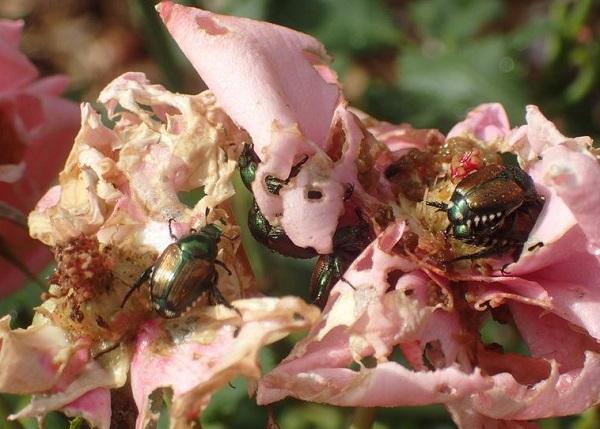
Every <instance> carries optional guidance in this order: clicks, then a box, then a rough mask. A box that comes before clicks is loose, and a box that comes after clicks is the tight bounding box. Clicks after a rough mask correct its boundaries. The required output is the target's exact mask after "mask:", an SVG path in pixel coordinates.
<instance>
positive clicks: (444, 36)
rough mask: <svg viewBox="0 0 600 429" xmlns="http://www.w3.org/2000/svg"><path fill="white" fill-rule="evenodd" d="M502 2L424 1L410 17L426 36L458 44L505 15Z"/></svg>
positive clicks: (416, 4) (411, 9) (412, 7)
mask: <svg viewBox="0 0 600 429" xmlns="http://www.w3.org/2000/svg"><path fill="white" fill-rule="evenodd" d="M502 11H503V9H502V2H500V1H499V0H421V1H417V2H412V3H411V4H410V7H409V16H410V18H411V21H412V22H413V24H414V25H415V26H416V27H417V31H418V32H419V34H420V35H421V36H422V37H425V38H433V39H438V40H440V41H443V42H446V43H450V44H455V43H458V42H461V41H463V40H465V39H468V38H469V37H472V36H474V35H475V34H477V33H478V32H479V31H480V30H481V29H482V27H483V26H485V25H486V24H488V23H489V22H491V21H492V20H494V19H496V18H498V17H499V16H501V14H502Z"/></svg>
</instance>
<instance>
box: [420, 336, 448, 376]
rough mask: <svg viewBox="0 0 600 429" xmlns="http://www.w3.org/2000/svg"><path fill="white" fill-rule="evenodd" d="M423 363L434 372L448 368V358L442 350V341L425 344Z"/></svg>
mask: <svg viewBox="0 0 600 429" xmlns="http://www.w3.org/2000/svg"><path fill="white" fill-rule="evenodd" d="M423 363H424V364H425V366H427V368H429V369H430V370H432V371H435V370H436V369H437V368H443V367H445V366H446V356H445V355H444V351H443V350H442V343H441V342H440V340H434V341H430V342H428V343H427V344H425V347H424V348H423Z"/></svg>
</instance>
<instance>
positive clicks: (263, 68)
mask: <svg viewBox="0 0 600 429" xmlns="http://www.w3.org/2000/svg"><path fill="white" fill-rule="evenodd" d="M157 8H158V11H159V12H160V15H161V18H162V19H163V21H164V22H165V25H166V26H167V28H168V29H169V31H170V33H171V35H172V36H173V38H174V39H175V41H176V42H177V43H178V44H179V46H180V47H181V49H182V50H183V52H184V53H185V55H186V56H187V57H188V58H189V59H190V61H191V62H192V64H193V66H194V67H195V68H196V70H197V71H198V73H199V74H200V76H201V77H202V79H203V80H204V81H205V82H206V84H207V85H208V87H209V88H210V89H211V90H213V91H214V92H215V94H216V96H217V98H218V100H219V102H220V103H221V104H222V105H223V107H224V109H225V111H226V112H227V113H228V114H229V115H230V116H231V117H232V118H233V120H234V121H236V122H237V123H238V124H239V125H240V126H242V127H243V128H245V129H246V130H247V131H248V132H249V133H250V135H251V136H252V139H253V141H254V145H255V148H256V150H257V153H258V156H259V157H261V159H262V158H263V155H264V153H265V152H264V148H266V147H267V146H269V145H270V144H271V141H272V137H271V136H272V130H273V128H274V127H276V126H278V127H284V128H286V127H290V126H292V125H295V124H297V126H298V128H299V130H300V132H301V133H302V134H303V135H305V136H306V137H307V138H308V139H310V140H312V141H313V142H314V143H316V144H318V145H323V144H324V142H325V139H326V138H327V135H328V133H329V127H330V125H331V118H332V116H333V111H334V109H335V107H336V105H337V103H338V99H339V96H340V92H339V89H338V87H337V86H336V85H335V84H331V83H328V82H327V81H326V80H324V79H323V78H322V76H321V75H320V74H319V72H318V71H317V70H315V65H318V64H321V63H323V62H324V61H325V60H326V58H327V54H326V53H325V49H324V48H323V45H322V44H321V43H319V42H318V41H317V40H316V39H314V38H312V37H310V36H308V35H306V34H303V33H299V32H296V31H294V30H291V29H288V28H284V27H280V26H276V25H273V24H269V23H266V22H258V21H253V20H250V19H245V18H236V17H229V16H223V15H217V14H214V13H211V12H208V11H203V10H200V9H195V8H190V7H185V6H181V5H178V4H174V3H172V2H168V1H167V2H162V3H160V4H159V5H158V7H157ZM290 149H291V148H290Z"/></svg>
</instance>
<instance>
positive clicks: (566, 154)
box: [535, 145, 600, 256]
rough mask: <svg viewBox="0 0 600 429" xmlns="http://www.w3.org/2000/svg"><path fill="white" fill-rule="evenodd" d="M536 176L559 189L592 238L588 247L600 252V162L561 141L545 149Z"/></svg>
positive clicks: (559, 193)
mask: <svg viewBox="0 0 600 429" xmlns="http://www.w3.org/2000/svg"><path fill="white" fill-rule="evenodd" d="M535 169H536V177H537V178H538V179H539V180H541V181H542V183H543V184H544V185H546V186H548V187H550V188H551V189H552V190H553V191H555V192H556V194H557V196H558V197H560V199H561V200H562V201H563V202H564V204H565V205H566V206H567V207H568V208H569V210H570V212H571V213H572V215H573V217H574V218H575V220H576V221H577V224H578V226H579V227H580V228H581V229H582V230H583V232H584V233H585V235H586V237H587V239H588V249H589V251H590V253H592V254H594V255H595V256H600V226H599V225H598V217H599V215H600V196H599V195H598V192H594V191H592V190H595V189H597V188H598V186H599V185H600V164H599V163H598V161H597V160H596V159H595V158H594V157H593V156H592V155H591V154H590V153H589V152H587V153H586V152H585V151H583V150H581V149H580V148H579V147H577V146H575V147H572V146H571V147H569V146H567V145H557V146H554V147H551V148H549V149H547V150H545V151H544V152H543V159H542V160H541V161H539V163H538V164H537V165H536V166H535Z"/></svg>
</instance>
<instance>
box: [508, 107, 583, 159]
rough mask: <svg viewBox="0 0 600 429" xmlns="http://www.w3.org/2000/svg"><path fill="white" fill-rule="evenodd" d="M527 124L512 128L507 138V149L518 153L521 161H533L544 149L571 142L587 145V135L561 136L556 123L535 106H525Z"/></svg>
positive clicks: (581, 145)
mask: <svg viewBox="0 0 600 429" xmlns="http://www.w3.org/2000/svg"><path fill="white" fill-rule="evenodd" d="M526 119H527V125H525V126H523V127H520V128H517V129H515V130H513V132H512V133H511V135H510V136H509V137H508V139H507V143H508V149H509V150H510V151H512V152H514V153H516V154H518V155H519V157H520V158H521V160H522V161H523V162H526V163H527V162H531V161H535V160H536V159H537V158H538V157H540V156H541V155H542V154H543V153H544V151H545V150H546V149H549V148H551V147H553V146H556V145H559V144H563V143H567V142H569V143H571V144H574V145H578V146H580V147H581V148H585V147H589V146H590V145H591V144H592V140H591V139H590V138H589V137H576V138H569V137H565V136H563V135H562V134H561V133H560V131H558V128H557V127H556V125H554V124H553V123H552V122H551V121H549V120H548V119H547V118H546V117H545V116H544V115H543V114H542V113H541V112H540V110H539V108H538V107H537V106H534V105H530V106H527V115H526Z"/></svg>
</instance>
